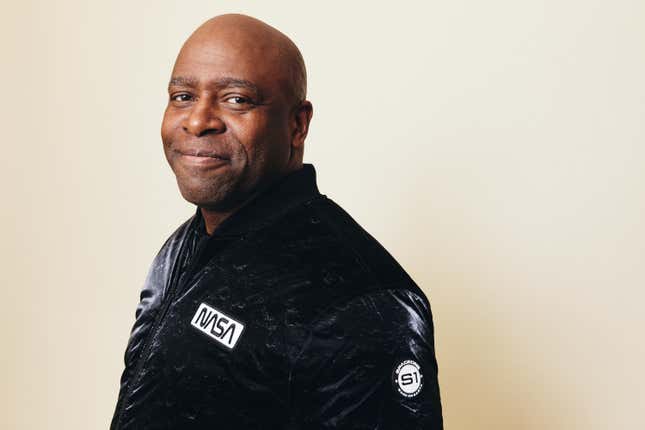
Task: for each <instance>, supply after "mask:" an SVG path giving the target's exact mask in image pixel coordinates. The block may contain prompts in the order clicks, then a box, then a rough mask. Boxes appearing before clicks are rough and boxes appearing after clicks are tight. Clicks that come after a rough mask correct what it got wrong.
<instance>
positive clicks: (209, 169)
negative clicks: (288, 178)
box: [161, 37, 293, 209]
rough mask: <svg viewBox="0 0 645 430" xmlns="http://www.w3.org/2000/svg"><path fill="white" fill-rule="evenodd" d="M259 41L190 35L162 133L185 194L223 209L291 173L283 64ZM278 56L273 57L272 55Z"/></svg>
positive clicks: (178, 63) (175, 71)
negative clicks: (287, 170)
mask: <svg viewBox="0 0 645 430" xmlns="http://www.w3.org/2000/svg"><path fill="white" fill-rule="evenodd" d="M266 55H267V54H266V50H263V49H262V48H261V47H260V46H258V45H255V46H254V45H252V44H248V43H247V44H245V43H232V42H231V41H227V40H222V39H220V38H214V37H193V38H191V39H190V40H189V41H188V42H187V43H186V44H185V45H184V47H183V48H182V50H181V52H180V54H179V56H178V58H177V61H176V63H175V67H174V69H173V74H172V78H171V81H170V85H169V88H168V95H169V99H168V106H167V107H166V111H165V114H164V118H163V122H162V127H161V137H162V141H163V147H164V152H165V155H166V159H167V160H168V163H169V164H170V167H171V168H172V170H173V172H174V173H175V176H176V177H177V183H178V185H179V189H180V191H181V194H182V195H183V197H184V198H185V199H186V200H188V201H189V202H192V203H194V204H196V205H198V206H200V207H205V208H209V209H226V208H227V207H230V206H234V205H235V204H237V203H239V202H240V201H241V200H243V199H244V198H245V197H246V196H247V195H248V194H249V193H251V192H252V191H253V190H254V189H256V187H258V186H262V185H263V184H266V183H268V182H270V181H271V180H272V179H274V178H276V177H278V176H281V175H282V174H284V173H285V172H286V169H287V168H288V167H289V165H290V163H291V162H292V161H293V160H290V152H291V137H292V134H293V133H292V132H291V131H290V126H289V124H290V122H289V121H290V113H291V111H292V108H293V100H291V99H289V97H288V95H287V91H285V78H284V77H285V73H284V68H283V67H281V66H280V65H279V64H278V65H276V61H267V57H266ZM273 59H274V60H275V58H273Z"/></svg>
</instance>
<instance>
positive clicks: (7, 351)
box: [0, 0, 645, 430]
mask: <svg viewBox="0 0 645 430" xmlns="http://www.w3.org/2000/svg"><path fill="white" fill-rule="evenodd" d="M374 3H375V2H365V3H360V2H349V1H342V2H295V1H292V2H253V3H251V2H244V1H194V0H193V1H182V2H179V1H177V2H171V1H165V2H160V1H134V2H133V1H86V0H83V1H82V0H65V1H56V2H52V1H35V0H31V1H23V2H20V3H18V2H15V3H13V4H11V5H9V4H4V5H3V13H2V17H1V18H0V20H1V22H0V24H1V27H0V28H1V30H0V32H1V36H2V37H1V42H0V43H1V44H2V68H1V70H2V72H1V73H2V75H1V76H0V78H1V82H2V92H1V93H0V94H1V95H2V103H0V106H1V109H2V111H1V116H0V117H1V118H2V140H3V144H2V157H0V160H1V161H0V163H1V165H0V175H1V177H0V179H1V181H0V182H1V183H2V190H1V192H2V200H3V202H2V222H1V228H2V231H1V232H0V233H1V234H2V240H1V241H0V243H1V245H0V246H1V249H0V251H1V255H0V256H1V257H2V270H0V277H1V278H0V281H1V282H2V283H1V285H2V312H1V315H2V317H1V318H2V320H1V321H0V323H1V327H2V366H1V369H2V375H1V376H2V393H1V395H2V398H1V399H0V400H1V402H2V411H1V413H0V428H3V429H45V428H46V429H65V430H72V429H104V428H107V427H108V423H109V420H110V418H111V415H112V412H113V409H114V405H115V402H116V396H117V390H118V379H119V376H120V374H121V370H122V366H123V353H124V351H125V346H126V342H127V339H128V336H129V331H130V328H131V326H132V323H133V320H134V310H135V307H136V304H137V301H138V294H139V289H140V287H141V284H142V282H143V279H144V276H145V273H146V271H147V269H148V266H149V264H150V262H151V260H152V258H153V256H154V254H155V253H156V252H157V250H158V249H159V247H160V246H161V244H162V243H163V241H164V240H165V238H166V237H167V236H168V235H169V234H170V232H171V231H172V230H173V229H174V228H175V227H177V226H178V225H179V223H180V222H182V221H183V220H185V219H186V218H188V217H189V216H190V215H192V212H193V207H192V206H191V205H189V204H188V203H186V202H184V201H183V200H182V199H181V197H180V195H179V192H178V191H177V188H176V184H175V182H174V178H173V176H172V174H171V172H170V169H169V168H168V167H167V165H166V162H165V159H164V158H163V154H162V151H161V142H160V138H159V125H160V120H161V115H162V111H163V108H164V104H165V98H166V95H165V86H166V83H167V79H168V77H169V73H170V69H171V67H172V63H173V61H174V58H175V55H176V53H177V50H178V49H179V47H180V45H181V43H182V42H183V40H184V39H185V38H186V37H187V36H188V34H189V33H190V32H191V31H192V29H194V28H195V27H196V26H197V25H198V24H200V23H201V22H202V21H203V20H205V19H206V18H208V17H210V16H212V15H216V14H219V13H223V12H230V11H240V12H245V13H248V14H250V15H254V16H257V17H258V18H261V19H263V20H266V21H267V22H269V23H270V24H272V25H274V26H276V27H277V28H279V29H281V30H283V31H284V32H285V33H287V34H288V35H290V36H291V37H292V38H293V39H294V40H295V41H296V43H297V44H298V45H299V46H300V48H301V49H302V51H303V53H304V56H305V59H306V62H307V65H308V68H309V75H310V81H309V82H310V92H309V98H310V100H311V101H312V102H313V104H314V118H313V123H312V128H311V133H310V136H309V138H308V140H307V149H306V153H305V159H306V161H307V162H311V163H314V164H315V166H316V167H317V169H318V172H319V184H320V188H321V190H322V191H323V192H324V193H326V194H327V195H329V196H330V197H332V198H334V199H335V200H336V201H337V202H339V203H340V204H341V205H342V206H344V207H345V208H346V209H347V210H348V211H349V212H350V213H351V214H353V215H354V217H355V218H356V219H357V220H358V221H359V222H360V223H361V224H362V225H363V226H364V227H365V228H367V229H368V230H369V231H370V232H371V233H372V234H373V235H374V236H376V237H377V238H378V239H379V240H380V241H381V242H382V243H383V244H384V245H385V246H386V247H387V248H388V249H389V250H390V251H391V253H392V254H394V256H395V257H397V258H398V260H399V261H400V262H401V264H402V265H403V266H404V267H405V268H406V269H407V270H408V271H409V273H410V274H411V275H412V277H413V278H414V279H415V280H416V281H417V282H418V284H419V285H421V286H422V287H423V288H424V290H425V291H426V292H427V293H428V296H429V297H430V300H431V303H432V306H433V310H434V313H435V325H436V333H437V336H436V343H437V354H438V359H439V364H440V384H441V388H442V396H443V405H444V415H445V422H446V428H447V429H451V430H453V429H454V430H461V429H463V430H467V429H495V430H506V429H508V430H511V429H513V430H516V429H536V430H537V429H563V430H569V429H584V430H591V429H593V430H596V429H598V430H600V429H641V428H643V411H644V410H645V377H644V376H645V371H644V370H643V366H644V364H643V363H645V342H644V339H643V330H644V329H645V316H644V312H643V301H644V300H645V292H644V287H645V267H644V266H645V226H644V223H643V212H644V209H645V195H644V192H643V185H644V184H645V169H644V168H645V125H644V119H645V83H644V77H645V3H643V2H642V0H634V1H628V0H612V1H609V0H606V1H595V0H584V1H583V0H580V1H574V0H547V1H517V0H507V1H502V0H491V1H486V2H483V1H477V0H468V1H459V0H457V1H449V2H446V1H441V2H440V1H431V2H421V1H419V2H405V1H397V2H382V3H379V6H376V5H375V4H374Z"/></svg>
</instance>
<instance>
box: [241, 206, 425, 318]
mask: <svg viewBox="0 0 645 430" xmlns="http://www.w3.org/2000/svg"><path fill="white" fill-rule="evenodd" d="M248 242H249V243H248V246H249V247H248V248H247V249H248V250H249V252H252V253H253V254H256V256H257V257H258V258H257V259H256V261H257V262H258V263H261V265H262V270H263V271H264V273H269V272H271V270H270V269H269V270H267V269H268V268H270V267H275V268H276V273H279V274H280V276H276V277H279V278H283V279H290V280H291V281H293V283H294V284H296V283H297V284H298V285H304V287H300V288H298V291H300V292H303V294H291V293H292V292H294V290H292V289H291V288H287V289H288V290H289V295H288V296H287V297H286V298H285V304H287V305H289V306H290V307H292V308H295V309H300V310H301V311H302V312H301V313H300V314H301V316H306V317H307V318H306V319H308V320H309V322H311V321H313V320H315V319H316V318H318V317H319V316H320V315H323V314H324V313H325V312H326V310H330V309H331V308H333V307H334V306H337V305H341V304H343V303H348V302H350V301H352V300H354V299H355V298H358V297H361V296H369V295H370V294H376V295H378V294H380V293H379V292H382V291H387V290H392V289H395V290H401V291H410V292H412V293H414V294H415V295H416V296H418V297H422V298H423V299H425V296H424V294H423V292H422V291H421V289H420V288H419V287H418V286H417V285H416V284H415V282H414V281H413V280H412V278H411V277H410V276H409V275H408V274H407V272H406V271H405V270H404V269H403V268H402V267H401V266H400V265H399V264H398V262H397V261H396V260H395V259H394V257H392V255H390V253H389V252H388V251H387V250H386V249H385V248H384V247H383V246H382V245H381V244H380V243H379V242H378V241H377V240H376V239H375V238H374V237H373V236H371V235H370V234H369V233H368V232H367V231H366V230H365V229H364V228H362V227H361V226H360V225H359V224H358V223H357V222H356V221H355V220H354V219H353V218H352V217H351V216H350V215H349V214H348V213H347V212H346V211H345V210H344V209H342V208H341V207H340V206H339V205H338V204H336V203H335V202H334V201H333V200H331V199H329V198H327V197H326V196H324V195H321V196H320V197H319V198H316V199H313V200H311V201H308V202H306V203H304V204H302V205H298V206H297V207H294V208H292V209H291V210H289V211H288V212H286V213H285V214H284V215H283V216H282V217H280V218H279V219H277V220H276V221H275V222H274V223H272V224H271V225H270V226H266V227H265V228H264V229H263V230H262V231H259V232H257V233H256V234H254V235H253V236H252V237H249V239H248ZM296 302H297V303H296Z"/></svg>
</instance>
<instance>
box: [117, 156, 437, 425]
mask: <svg viewBox="0 0 645 430" xmlns="http://www.w3.org/2000/svg"><path fill="white" fill-rule="evenodd" d="M323 428H324V429H327V428H342V429H381V430H385V429H441V428H442V416H441V403H440V398H439V387H438V383H437V363H436V360H435V353H434V338H433V325H432V315H431V313H430V305H429V303H428V301H427V299H426V297H425V295H424V294H423V292H422V291H421V290H420V289H419V288H418V287H417V286H416V285H415V283H414V281H413V280H412V279H411V278H410V277H409V276H408V275H407V274H406V273H405V271H404V270H403V269H402V268H401V267H400V266H399V264H397V262H396V261H395V260H394V259H393V258H392V257H391V256H390V254H388V252H387V251H386V250H385V249H384V248H383V247H382V246H381V245H380V244H379V243H378V242H377V241H376V240H375V239H374V238H372V237H371V236H370V235H369V234H368V233H367V232H365V231H364V230H363V229H362V228H361V227H360V226H359V225H358V224H357V223H356V222H355V221H354V220H353V219H352V218H351V217H350V216H349V215H348V214H347V213H346V212H345V211H343V209H341V208H340V207H339V206H338V205H336V204H335V203H334V202H333V201H331V200H330V199H328V198H327V197H326V196H324V195H322V194H320V193H319V192H318V188H317V186H316V176H315V170H314V168H313V166H312V165H309V164H305V165H304V167H303V168H302V169H301V170H299V171H297V172H294V173H292V174H290V175H288V176H286V177H285V178H283V179H282V180H280V182H278V183H276V184H274V185H273V186H272V187H271V188H269V189H268V190H266V191H265V192H263V193H261V194H260V195H259V196H258V197H256V198H254V199H253V200H252V201H251V202H250V203H249V204H247V205H245V206H244V207H243V208H242V209H240V210H239V211H238V212H236V213H234V214H233V215H232V216H230V217H229V218H228V219H226V220H225V221H224V222H223V223H221V224H220V225H219V226H218V227H217V229H216V230H215V232H214V233H213V234H212V235H211V236H209V235H207V234H206V231H205V228H204V221H203V219H202V217H201V213H200V210H199V208H198V209H197V210H196V212H195V215H194V216H193V217H191V218H190V219H189V220H188V221H186V222H185V223H184V224H183V225H181V226H180V227H179V228H178V229H177V230H176V231H175V232H174V233H173V234H172V235H171V236H170V238H168V240H167V241H166V243H165V244H164V245H163V247H162V248H161V250H160V251H159V253H158V255H157V256H156V258H155V259H154V262H153V263H152V266H151V268H150V271H149V273H148V276H147V278H146V281H145V285H144V287H143V290H142V291H141V300H140V303H139V305H138V307H137V309H136V321H135V323H134V327H133V328H132V332H131V336H130V340H129V343H128V346H127V349H126V352H125V369H124V371H123V374H122V377H121V389H120V393H119V398H118V402H117V405H116V410H115V413H114V417H113V419H112V425H111V429H112V430H115V429H124V430H125V429H135V430H143V429H178V430H188V429H224V430H227V429H231V430H243V429H323Z"/></svg>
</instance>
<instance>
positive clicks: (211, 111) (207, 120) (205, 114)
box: [183, 99, 226, 137]
mask: <svg viewBox="0 0 645 430" xmlns="http://www.w3.org/2000/svg"><path fill="white" fill-rule="evenodd" d="M183 127H184V130H185V131H186V132H187V133H190V134H192V135H194V136H197V137H200V136H204V135H206V134H211V133H215V134H216V133H223V132H224V130H226V125H225V124H224V121H222V119H221V118H220V112H219V109H218V108H217V107H216V106H214V105H213V103H212V102H211V101H209V100H208V99H201V100H199V101H197V102H196V103H195V104H193V107H192V109H191V111H190V113H189V114H188V116H187V117H186V118H185V120H184V124H183Z"/></svg>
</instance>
